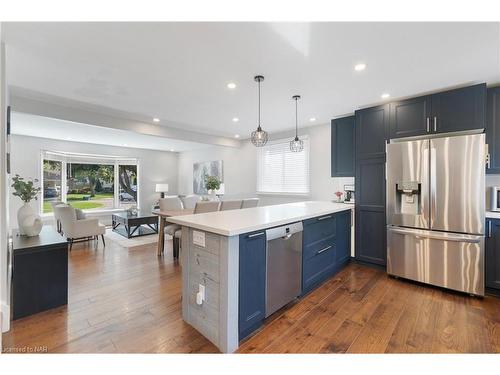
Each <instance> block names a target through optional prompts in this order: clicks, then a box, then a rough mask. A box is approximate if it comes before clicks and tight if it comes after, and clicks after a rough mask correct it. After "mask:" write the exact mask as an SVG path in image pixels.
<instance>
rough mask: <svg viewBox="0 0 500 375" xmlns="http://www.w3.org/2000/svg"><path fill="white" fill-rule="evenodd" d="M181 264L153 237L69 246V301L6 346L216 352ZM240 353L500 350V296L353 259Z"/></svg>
mask: <svg viewBox="0 0 500 375" xmlns="http://www.w3.org/2000/svg"><path fill="white" fill-rule="evenodd" d="M181 282H182V281H181V266H180V265H179V263H178V262H174V261H173V260H172V244H171V241H169V242H167V247H166V254H165V256H164V257H160V258H158V257H157V256H156V244H154V243H153V244H150V245H144V246H141V247H138V248H134V249H133V250H129V249H127V248H124V247H121V246H120V245H117V244H115V243H113V242H111V241H108V244H107V246H106V248H105V249H103V248H102V245H100V246H99V248H98V249H97V250H96V249H94V247H93V246H91V245H89V244H86V243H81V244H77V245H75V246H74V248H73V251H72V252H71V253H69V304H68V306H63V307H59V308H56V309H52V310H49V311H46V312H43V313H40V314H36V315H33V316H30V317H26V318H23V319H19V320H16V321H14V322H12V329H11V331H10V332H7V333H5V334H3V345H4V349H8V348H12V347H23V346H40V347H46V348H47V350H48V351H49V352H54V353H67V352H70V353H218V349H217V348H216V347H215V345H214V344H212V343H211V342H210V341H209V340H207V339H206V338H205V337H203V336H202V335H201V334H200V333H199V332H198V331H196V330H195V329H194V328H193V327H191V326H189V325H188V324H186V323H185V322H184V321H183V320H182V315H181ZM238 352H240V353H265V352H273V353H345V352H349V353H350V352H358V353H373V352H375V353H381V352H387V353H408V352H410V353H412V352H418V353H426V352H427V353H464V352H469V353H488V352H493V353H495V352H496V353H498V352H500V299H499V298H495V297H489V296H488V297H485V298H484V299H482V298H473V297H469V296H468V295H464V294H459V293H454V292H449V291H446V290H443V289H439V288H433V287H428V286H424V285H422V284H417V283H412V282H408V281H405V280H401V279H393V278H391V277H388V276H387V275H386V273H385V272H384V271H382V270H379V269H375V268H369V267H365V266H362V265H359V264H354V263H351V264H349V265H348V266H347V267H345V268H344V269H343V270H341V271H340V272H339V273H338V274H337V275H335V276H334V277H333V278H331V279H329V280H327V281H325V282H324V283H323V284H322V285H320V286H319V287H318V288H317V289H315V290H313V291H312V292H310V293H308V294H307V295H305V296H303V297H302V298H300V299H299V300H298V301H296V302H294V303H291V304H290V305H289V306H287V307H285V308H284V309H282V310H280V311H278V312H276V313H275V314H273V315H272V316H271V317H269V318H268V319H266V321H265V323H264V325H263V327H262V328H261V329H260V330H259V331H258V332H256V333H255V334H254V335H253V336H251V337H249V338H248V339H246V340H244V341H243V342H242V343H241V345H240V348H239V350H238Z"/></svg>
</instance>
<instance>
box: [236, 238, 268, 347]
mask: <svg viewBox="0 0 500 375" xmlns="http://www.w3.org/2000/svg"><path fill="white" fill-rule="evenodd" d="M239 272H240V274H239V317H238V318H239V319H238V321H239V338H240V340H241V339H243V338H245V337H246V336H248V335H249V334H250V333H252V332H253V331H254V330H255V329H257V328H258V327H259V326H260V325H261V324H262V321H263V320H264V317H265V313H266V233H265V231H259V232H254V233H247V234H242V235H241V236H240V256H239Z"/></svg>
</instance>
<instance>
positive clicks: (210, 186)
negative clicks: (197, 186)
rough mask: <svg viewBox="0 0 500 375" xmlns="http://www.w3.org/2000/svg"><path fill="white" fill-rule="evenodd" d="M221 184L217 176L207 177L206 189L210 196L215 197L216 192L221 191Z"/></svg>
mask: <svg viewBox="0 0 500 375" xmlns="http://www.w3.org/2000/svg"><path fill="white" fill-rule="evenodd" d="M220 184H221V180H219V178H218V177H217V176H208V175H207V176H205V187H206V188H207V190H208V193H209V194H210V195H212V196H215V191H216V190H219V188H220Z"/></svg>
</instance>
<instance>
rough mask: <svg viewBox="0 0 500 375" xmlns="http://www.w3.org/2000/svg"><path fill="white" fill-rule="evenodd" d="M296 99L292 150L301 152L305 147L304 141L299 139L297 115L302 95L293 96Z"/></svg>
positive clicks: (291, 142)
mask: <svg viewBox="0 0 500 375" xmlns="http://www.w3.org/2000/svg"><path fill="white" fill-rule="evenodd" d="M292 99H293V100H295V138H294V139H292V140H291V141H290V151H292V152H301V151H302V150H303V149H304V141H303V140H301V139H299V122H298V116H297V101H298V100H299V99H300V95H294V96H292Z"/></svg>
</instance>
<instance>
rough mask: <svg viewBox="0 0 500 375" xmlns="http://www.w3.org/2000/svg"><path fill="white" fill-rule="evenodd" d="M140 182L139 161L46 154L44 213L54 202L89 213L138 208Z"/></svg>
mask: <svg viewBox="0 0 500 375" xmlns="http://www.w3.org/2000/svg"><path fill="white" fill-rule="evenodd" d="M63 177H64V178H63ZM138 181H139V179H138V160H137V159H129V158H120V157H114V156H103V155H87V154H73V153H65V152H54V151H44V152H42V186H43V200H42V212H43V213H50V212H52V203H53V202H54V201H62V202H65V203H68V204H70V205H71V206H73V207H75V208H79V209H82V210H86V211H90V210H91V211H104V210H110V209H116V208H125V209H127V208H130V207H132V206H138V202H139V200H138V194H139V184H138Z"/></svg>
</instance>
